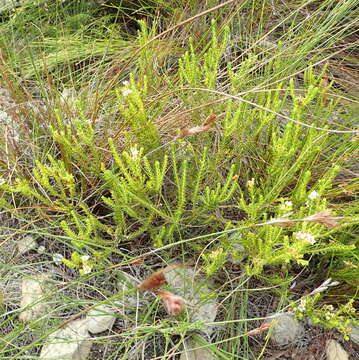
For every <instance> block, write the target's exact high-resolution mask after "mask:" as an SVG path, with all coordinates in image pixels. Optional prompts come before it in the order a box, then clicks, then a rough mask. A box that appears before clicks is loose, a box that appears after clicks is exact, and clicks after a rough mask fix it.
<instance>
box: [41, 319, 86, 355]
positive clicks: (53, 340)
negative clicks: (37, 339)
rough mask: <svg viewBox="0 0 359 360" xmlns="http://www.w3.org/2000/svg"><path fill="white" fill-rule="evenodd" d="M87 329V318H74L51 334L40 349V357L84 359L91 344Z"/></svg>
mask: <svg viewBox="0 0 359 360" xmlns="http://www.w3.org/2000/svg"><path fill="white" fill-rule="evenodd" d="M87 329H88V319H86V318H85V319H79V320H75V321H73V322H72V323H70V324H69V325H67V326H66V327H65V328H63V329H60V330H58V331H56V332H55V333H53V334H51V335H50V336H49V338H48V339H47V344H46V345H44V346H43V348H42V349H41V353H40V359H43V360H55V359H56V360H85V359H86V358H87V357H88V355H89V353H90V350H91V346H92V342H91V341H90V335H89V333H88V331H87Z"/></svg>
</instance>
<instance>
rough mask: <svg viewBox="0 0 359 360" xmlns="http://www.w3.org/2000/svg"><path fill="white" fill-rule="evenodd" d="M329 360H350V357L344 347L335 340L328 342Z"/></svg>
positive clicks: (326, 348) (327, 353)
mask: <svg viewBox="0 0 359 360" xmlns="http://www.w3.org/2000/svg"><path fill="white" fill-rule="evenodd" d="M325 353H326V355H327V360H348V359H349V356H348V354H347V352H346V351H345V350H344V349H343V348H342V346H341V345H340V344H339V343H338V342H337V341H335V340H328V341H327V343H326V345H325Z"/></svg>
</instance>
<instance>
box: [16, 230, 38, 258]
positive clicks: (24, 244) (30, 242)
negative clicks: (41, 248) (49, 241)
mask: <svg viewBox="0 0 359 360" xmlns="http://www.w3.org/2000/svg"><path fill="white" fill-rule="evenodd" d="M36 248H37V243H36V241H35V240H34V238H33V237H32V236H31V235H27V236H25V237H23V238H22V239H20V240H18V242H17V251H18V253H19V255H23V254H25V253H27V252H28V251H30V250H33V249H36Z"/></svg>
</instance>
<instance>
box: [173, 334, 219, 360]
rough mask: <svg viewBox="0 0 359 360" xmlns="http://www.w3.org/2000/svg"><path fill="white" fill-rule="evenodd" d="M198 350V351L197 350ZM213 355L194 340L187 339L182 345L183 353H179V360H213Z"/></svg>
mask: <svg viewBox="0 0 359 360" xmlns="http://www.w3.org/2000/svg"><path fill="white" fill-rule="evenodd" d="M197 348H198V349H197ZM215 359H216V357H215V356H214V354H213V353H212V352H211V351H210V350H208V348H206V347H203V345H202V344H201V343H199V342H197V341H196V340H194V339H189V340H187V341H185V343H184V351H183V352H182V353H181V357H180V360H215Z"/></svg>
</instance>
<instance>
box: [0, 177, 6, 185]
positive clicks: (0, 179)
mask: <svg viewBox="0 0 359 360" xmlns="http://www.w3.org/2000/svg"><path fill="white" fill-rule="evenodd" d="M5 183H6V181H5V179H4V178H2V177H0V186H1V185H4V184H5Z"/></svg>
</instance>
